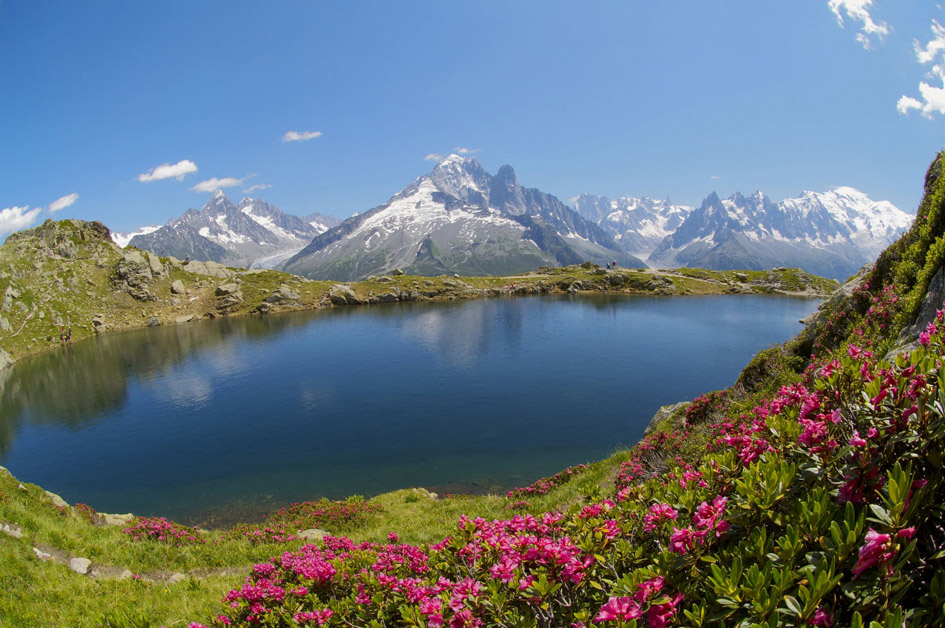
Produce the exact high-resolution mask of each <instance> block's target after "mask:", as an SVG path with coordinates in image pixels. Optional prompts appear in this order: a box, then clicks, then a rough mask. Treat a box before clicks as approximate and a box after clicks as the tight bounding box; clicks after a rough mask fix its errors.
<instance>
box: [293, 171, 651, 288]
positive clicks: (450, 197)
mask: <svg viewBox="0 0 945 628" xmlns="http://www.w3.org/2000/svg"><path fill="white" fill-rule="evenodd" d="M584 260H594V261H598V262H600V263H604V261H605V260H606V261H607V262H610V261H616V262H618V263H619V264H621V265H623V266H627V267H635V268H642V267H644V266H645V264H644V263H643V262H642V261H641V260H640V259H638V258H636V257H634V256H633V255H630V254H628V253H627V252H625V251H623V250H622V249H620V247H619V246H618V244H617V243H616V242H615V241H614V238H613V236H611V235H610V234H608V233H607V232H606V231H604V230H603V229H601V228H600V227H599V226H598V225H596V224H594V223H593V222H591V221H588V220H586V219H584V218H582V217H581V216H580V214H578V213H577V212H575V211H574V210H573V209H571V208H570V207H568V206H567V205H565V204H564V203H562V202H561V201H560V200H558V199H557V198H556V197H554V196H551V195H550V194H545V193H544V192H541V191H540V190H537V189H534V188H525V187H522V186H521V185H520V184H519V183H518V180H517V179H516V177H515V171H514V170H513V169H512V167H511V166H502V167H501V168H500V169H499V171H498V172H497V173H496V174H495V175H490V174H489V173H487V172H486V171H485V170H484V169H483V168H482V166H481V165H480V164H479V162H478V161H476V160H475V159H473V158H471V157H463V156H460V155H450V156H449V157H447V158H446V159H444V160H442V161H441V162H440V163H439V164H437V166H436V167H435V168H434V169H433V171H432V172H430V173H429V174H426V175H423V176H421V177H419V178H417V179H416V180H414V181H413V183H411V184H410V185H409V186H407V187H406V188H404V189H403V190H401V191H400V192H399V193H397V194H395V195H394V196H392V197H391V198H390V200H388V201H387V202H386V203H384V204H383V205H380V206H378V207H375V208H373V209H371V210H370V211H367V212H365V213H363V214H359V215H356V216H352V217H351V218H348V219H347V220H345V221H344V222H342V223H341V224H340V225H338V226H337V227H335V228H333V229H329V230H328V231H326V232H325V233H323V234H321V235H319V236H317V237H316V238H315V239H314V240H312V242H311V244H309V245H308V246H306V247H305V248H304V249H302V250H301V251H299V252H298V253H297V254H296V255H295V256H294V257H292V258H290V259H289V260H288V261H287V262H286V263H285V265H284V266H283V270H286V271H288V272H291V273H296V274H299V275H303V276H306V277H310V278H313V279H336V280H352V279H359V278H363V277H367V276H370V275H374V274H379V273H384V272H388V271H390V270H392V269H395V268H399V269H401V270H403V271H404V272H406V273H409V274H418V275H439V274H443V273H458V274H463V275H508V274H513V273H518V272H525V271H528V270H534V269H535V268H537V267H539V266H542V265H552V266H563V265H567V264H575V263H580V262H582V261H584Z"/></svg>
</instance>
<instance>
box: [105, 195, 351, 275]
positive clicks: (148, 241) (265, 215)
mask: <svg viewBox="0 0 945 628" xmlns="http://www.w3.org/2000/svg"><path fill="white" fill-rule="evenodd" d="M339 222H340V221H339V219H338V218H335V217H334V216H324V215H322V214H317V213H316V214H311V215H309V216H306V217H305V218H299V217H298V216H293V215H291V214H286V213H285V212H282V211H280V210H279V209H278V208H276V207H275V206H273V205H270V204H269V203H267V202H265V201H262V200H259V199H254V198H244V199H243V200H241V201H240V202H239V203H238V204H236V205H234V204H233V202H232V201H230V199H229V198H227V196H226V194H224V193H223V192H222V191H221V190H217V191H216V192H215V193H214V194H213V197H212V198H211V199H210V200H209V201H208V202H207V204H206V205H204V206H203V207H202V208H201V209H199V210H196V209H189V210H187V211H186V212H184V214H183V215H182V216H180V217H179V218H175V219H173V220H171V221H170V222H168V223H167V224H166V225H164V226H163V227H160V228H156V229H155V228H153V227H144V228H142V229H140V230H139V231H138V232H136V233H135V234H134V235H133V237H131V239H130V240H129V241H128V242H127V244H129V245H131V246H134V247H137V248H139V249H145V250H148V251H151V252H154V253H157V254H159V255H172V256H174V257H177V258H180V259H184V258H190V259H195V260H203V261H214V262H220V263H222V264H227V265H229V266H246V267H259V268H274V267H276V266H278V265H279V264H281V263H282V262H284V261H285V260H286V259H287V258H289V257H291V256H292V255H293V254H294V253H296V252H297V251H299V250H300V249H302V248H303V247H304V246H305V245H306V244H308V243H309V242H311V241H312V238H314V237H315V236H317V235H318V234H320V233H322V232H324V231H326V230H328V229H330V228H331V227H333V226H335V225H337V224H338V223H339ZM120 237H121V236H119V238H120ZM119 243H120V240H119Z"/></svg>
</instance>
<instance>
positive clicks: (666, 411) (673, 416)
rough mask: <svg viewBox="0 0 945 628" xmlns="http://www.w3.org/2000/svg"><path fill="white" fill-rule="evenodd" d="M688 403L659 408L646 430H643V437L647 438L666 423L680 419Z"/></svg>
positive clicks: (683, 402) (681, 402)
mask: <svg viewBox="0 0 945 628" xmlns="http://www.w3.org/2000/svg"><path fill="white" fill-rule="evenodd" d="M690 403H691V402H689V401H680V402H679V403H673V404H670V405H668V406H661V407H660V409H659V410H657V411H656V414H654V415H653V418H652V419H650V423H649V424H648V425H647V426H646V429H645V430H643V436H644V437H645V436H649V435H650V434H651V433H652V432H653V431H654V430H656V429H657V428H658V427H659V426H660V425H661V424H662V423H664V422H666V421H669V420H678V419H679V418H681V417H682V416H683V415H684V413H685V411H686V408H688V407H689V404H690Z"/></svg>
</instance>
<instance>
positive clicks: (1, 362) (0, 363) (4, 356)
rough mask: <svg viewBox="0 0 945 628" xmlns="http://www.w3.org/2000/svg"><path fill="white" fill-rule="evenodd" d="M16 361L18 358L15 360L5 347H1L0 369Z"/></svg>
mask: <svg viewBox="0 0 945 628" xmlns="http://www.w3.org/2000/svg"><path fill="white" fill-rule="evenodd" d="M15 361H16V360H14V359H13V357H12V356H11V355H10V354H9V353H7V352H6V351H4V350H3V349H0V371H2V370H3V369H5V368H7V367H8V366H12V365H13V363H14V362H15Z"/></svg>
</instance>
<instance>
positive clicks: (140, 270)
mask: <svg viewBox="0 0 945 628" xmlns="http://www.w3.org/2000/svg"><path fill="white" fill-rule="evenodd" d="M148 259H150V257H149V258H148ZM148 259H145V258H144V256H143V255H142V254H141V253H140V252H139V251H134V250H132V251H125V253H124V255H122V258H121V261H120V262H118V266H117V267H116V269H115V278H114V280H113V283H114V284H115V287H116V288H118V289H119V290H122V291H123V292H127V293H128V294H130V295H131V296H132V298H134V299H136V300H138V301H151V300H153V299H154V295H152V294H151V290H150V286H151V281H152V280H153V279H154V277H153V276H152V274H151V264H150V262H149V261H148Z"/></svg>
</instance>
